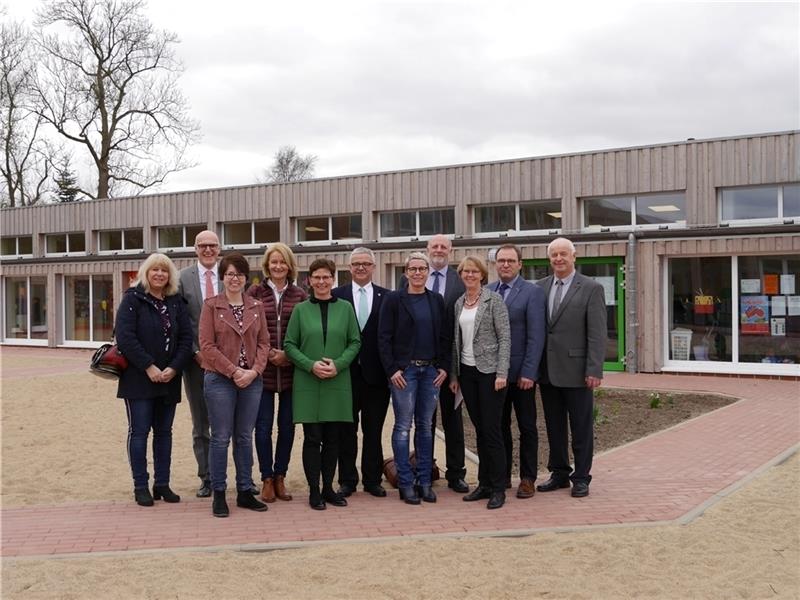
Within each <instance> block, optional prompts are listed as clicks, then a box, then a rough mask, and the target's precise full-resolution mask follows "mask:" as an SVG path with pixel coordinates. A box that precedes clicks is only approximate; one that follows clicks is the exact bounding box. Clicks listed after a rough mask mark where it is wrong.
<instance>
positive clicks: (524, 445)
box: [489, 244, 547, 498]
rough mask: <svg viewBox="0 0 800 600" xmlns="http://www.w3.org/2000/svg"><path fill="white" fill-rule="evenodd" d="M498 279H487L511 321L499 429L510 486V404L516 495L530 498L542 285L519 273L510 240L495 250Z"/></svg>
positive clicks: (535, 457)
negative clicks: (516, 450)
mask: <svg viewBox="0 0 800 600" xmlns="http://www.w3.org/2000/svg"><path fill="white" fill-rule="evenodd" d="M495 265H496V268H497V275H498V276H499V278H500V279H499V281H495V282H493V283H490V284H489V289H491V290H492V291H493V292H497V293H498V294H500V296H501V297H502V298H503V300H504V301H505V304H506V307H507V308H508V318H509V321H510V323H511V366H510V368H509V371H508V393H507V394H506V398H505V404H504V406H503V420H502V422H501V428H502V432H503V442H504V445H505V452H506V473H505V475H506V487H511V465H512V464H513V462H512V459H513V453H514V440H513V438H512V436H511V409H512V407H513V409H514V413H515V414H516V415H517V424H518V425H519V475H520V482H519V487H518V488H517V498H531V497H532V496H533V495H534V493H535V491H536V483H535V482H536V475H537V471H538V464H539V432H538V431H537V429H536V382H537V381H538V380H539V363H540V362H541V360H542V350H544V340H545V320H546V309H547V308H546V307H547V303H546V300H545V294H544V290H542V288H541V287H539V286H538V285H534V284H532V283H531V282H529V281H526V280H525V279H523V278H522V277H521V276H520V271H521V270H522V252H520V249H519V248H517V246H515V245H514V244H503V245H502V246H500V247H499V248H498V249H497V253H496V254H495Z"/></svg>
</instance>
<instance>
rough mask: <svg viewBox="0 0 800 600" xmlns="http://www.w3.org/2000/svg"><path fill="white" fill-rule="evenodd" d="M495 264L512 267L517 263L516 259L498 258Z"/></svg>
mask: <svg viewBox="0 0 800 600" xmlns="http://www.w3.org/2000/svg"><path fill="white" fill-rule="evenodd" d="M495 262H497V264H498V265H513V264H515V263H516V262H517V259H516V258H498V259H497V260H496V261H495Z"/></svg>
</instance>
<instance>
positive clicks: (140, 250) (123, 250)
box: [97, 227, 144, 256]
mask: <svg viewBox="0 0 800 600" xmlns="http://www.w3.org/2000/svg"><path fill="white" fill-rule="evenodd" d="M129 231H138V232H139V233H140V234H141V235H142V247H141V248H127V247H126V242H127V239H128V236H127V233H128V232H129ZM116 232H119V233H120V234H121V237H122V248H120V249H118V250H101V249H100V236H101V235H102V234H104V233H116ZM143 252H144V231H143V230H142V229H141V228H137V227H128V228H126V229H98V230H97V253H98V254H102V255H112V256H113V255H114V254H141V253H143Z"/></svg>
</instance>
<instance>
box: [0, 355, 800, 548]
mask: <svg viewBox="0 0 800 600" xmlns="http://www.w3.org/2000/svg"><path fill="white" fill-rule="evenodd" d="M39 352H41V350H39ZM71 355H72V357H73V358H74V360H75V363H76V364H78V363H81V364H83V363H85V362H86V356H87V353H86V352H85V351H83V352H74V353H71ZM64 359H65V361H66V362H71V361H70V360H68V357H66V356H65V357H64ZM18 369H19V371H18V373H14V374H12V373H8V372H6V369H5V367H4V377H6V376H9V375H11V376H14V375H22V374H23V371H24V368H22V367H18ZM73 372H74V371H73ZM604 385H606V386H608V387H625V388H642V389H661V390H671V391H698V392H716V393H722V394H727V395H731V396H735V397H739V398H742V400H741V401H740V402H736V403H734V404H731V405H728V406H726V407H724V408H721V409H719V410H716V411H714V412H712V413H707V414H705V415H703V416H701V417H698V418H696V419H693V420H691V421H686V422H684V423H681V424H679V425H677V426H675V427H672V428H670V429H668V430H665V431H662V432H658V433H655V434H653V435H650V436H648V437H646V438H643V439H641V440H637V441H635V442H632V443H630V444H627V445H625V446H622V447H620V448H616V449H613V450H610V451H608V452H605V453H603V454H601V455H598V456H596V457H595V461H594V468H593V475H594V480H593V482H592V485H591V495H590V496H589V497H588V498H583V499H574V498H572V497H571V496H570V495H569V490H561V491H557V492H551V493H548V494H541V493H537V494H536V496H535V497H534V498H532V499H529V500H518V499H516V498H514V497H513V496H510V497H509V499H508V502H507V503H506V506H505V507H504V508H502V509H500V510H495V511H489V510H486V508H485V503H484V502H476V503H471V504H467V503H464V502H462V500H461V496H460V495H458V494H455V493H453V492H451V491H450V490H448V489H447V488H446V487H445V486H444V485H441V483H440V484H438V485H437V487H436V488H435V489H436V490H437V492H438V494H439V501H438V502H437V503H436V504H423V505H421V506H408V505H406V504H404V503H402V502H400V501H399V500H398V495H397V492H396V491H390V492H389V496H388V497H387V498H373V497H371V496H369V495H366V494H364V493H363V492H359V493H357V494H355V495H354V496H353V497H351V498H350V500H349V503H350V505H349V506H348V507H347V508H335V507H331V506H329V507H328V509H327V510H326V511H321V512H317V511H312V510H311V509H310V508H309V507H308V505H307V503H306V502H305V498H304V497H303V496H302V495H301V494H297V495H296V499H295V500H294V501H293V502H288V503H287V502H277V503H275V504H272V505H270V508H269V511H268V512H266V513H253V512H251V511H247V510H242V509H238V508H236V506H235V497H234V496H235V494H234V493H233V492H229V493H228V503H229V505H230V507H231V516H230V517H229V518H227V519H216V518H214V517H212V516H211V514H210V513H211V510H210V501H209V500H201V499H196V498H184V500H183V501H181V502H180V503H179V504H164V503H162V502H156V506H155V507H153V508H141V507H138V506H137V505H136V504H135V503H134V502H133V501H132V500H131V501H127V502H98V501H95V502H81V503H70V504H59V505H54V506H46V505H43V506H33V507H24V508H23V507H20V508H5V509H3V510H2V512H1V513H0V524H1V525H2V537H1V540H2V549H1V551H0V554H2V556H3V557H33V556H37V557H42V556H68V555H81V554H84V553H98V552H102V553H109V552H112V553H118V552H124V551H152V550H156V549H171V550H177V549H192V550H203V549H211V548H215V549H216V548H230V549H253V550H256V549H266V548H276V547H290V546H296V545H302V544H308V543H324V542H334V541H346V540H350V541H357V540H372V539H376V538H377V539H385V540H386V539H398V538H401V539H402V538H411V537H415V536H422V537H426V538H429V537H431V536H474V535H479V536H489V535H524V534H530V533H534V532H537V531H544V530H553V529H557V530H559V529H564V530H569V529H575V528H582V527H587V526H589V527H591V526H605V527H607V526H619V525H621V524H625V525H633V524H652V523H661V522H685V521H686V520H689V519H691V518H693V516H695V515H696V514H699V513H700V512H702V510H703V509H704V508H705V507H706V506H708V505H709V504H711V503H713V502H715V501H717V500H718V499H719V498H721V497H723V496H724V495H725V494H727V493H729V492H730V490H731V489H735V487H737V486H738V485H741V484H742V483H744V482H746V481H747V480H748V479H749V478H750V477H752V476H753V474H754V473H756V472H758V471H760V470H761V469H763V468H765V467H766V466H769V465H770V464H774V463H775V462H777V461H779V460H780V459H782V458H783V457H784V456H787V455H788V454H790V453H791V452H793V451H796V449H797V447H798V444H799V443H800V382H798V381H796V380H795V381H791V380H788V381H787V380H782V381H779V380H768V379H737V378H729V377H707V376H685V375H651V374H637V375H629V374H626V373H608V374H607V375H606V380H605V384H604Z"/></svg>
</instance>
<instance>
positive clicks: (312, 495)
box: [308, 487, 327, 510]
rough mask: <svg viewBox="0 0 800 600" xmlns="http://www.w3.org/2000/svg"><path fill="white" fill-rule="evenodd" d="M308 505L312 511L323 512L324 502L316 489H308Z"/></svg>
mask: <svg viewBox="0 0 800 600" xmlns="http://www.w3.org/2000/svg"><path fill="white" fill-rule="evenodd" d="M308 505H309V506H310V507H311V508H313V509H314V510H325V509H326V508H327V507H326V506H325V500H323V499H322V494H320V493H319V488H318V487H311V488H309V492H308Z"/></svg>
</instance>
